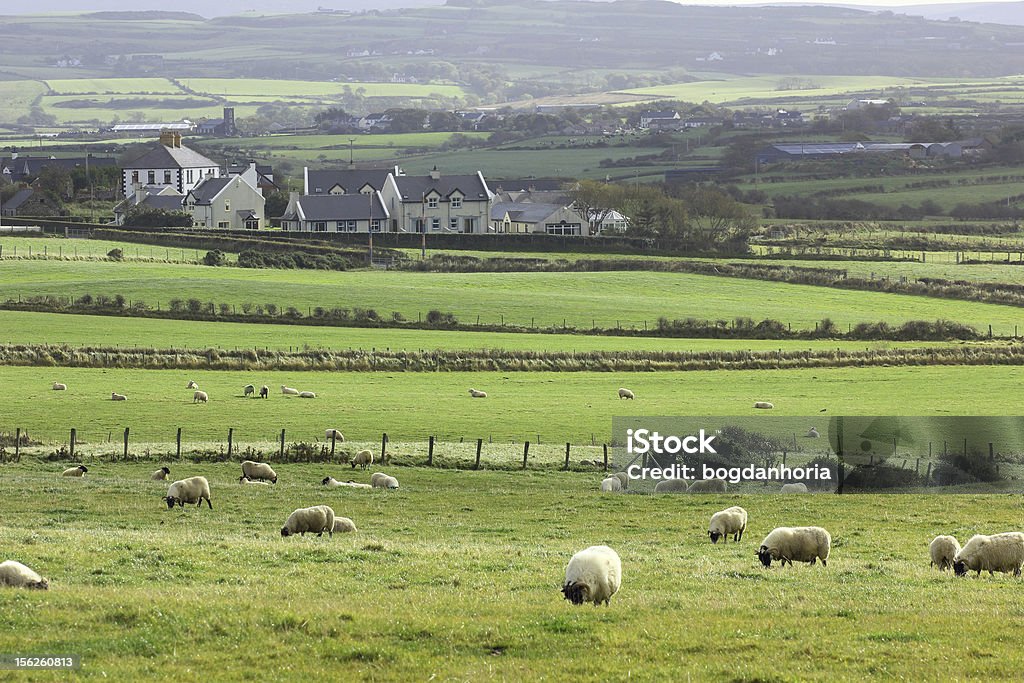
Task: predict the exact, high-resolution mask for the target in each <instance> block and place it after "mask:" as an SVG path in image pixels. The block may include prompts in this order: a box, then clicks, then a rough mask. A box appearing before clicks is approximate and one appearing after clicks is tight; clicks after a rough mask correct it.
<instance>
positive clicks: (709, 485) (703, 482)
mask: <svg viewBox="0 0 1024 683" xmlns="http://www.w3.org/2000/svg"><path fill="white" fill-rule="evenodd" d="M728 488H729V487H728V485H727V484H726V483H725V479H698V480H697V481H695V482H693V483H692V484H690V485H689V486H687V487H686V492H687V493H725V492H726V490H727V489H728Z"/></svg>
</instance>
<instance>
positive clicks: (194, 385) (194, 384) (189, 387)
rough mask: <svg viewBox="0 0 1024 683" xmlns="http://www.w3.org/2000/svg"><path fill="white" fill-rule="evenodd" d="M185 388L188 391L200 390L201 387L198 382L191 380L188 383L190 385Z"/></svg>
mask: <svg viewBox="0 0 1024 683" xmlns="http://www.w3.org/2000/svg"><path fill="white" fill-rule="evenodd" d="M185 388H186V389H198V388H199V385H198V384H196V381H195V380H194V379H190V380H189V381H188V384H186V385H185Z"/></svg>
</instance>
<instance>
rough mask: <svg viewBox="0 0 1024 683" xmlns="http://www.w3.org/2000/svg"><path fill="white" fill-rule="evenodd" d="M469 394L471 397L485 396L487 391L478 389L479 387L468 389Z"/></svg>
mask: <svg viewBox="0 0 1024 683" xmlns="http://www.w3.org/2000/svg"><path fill="white" fill-rule="evenodd" d="M469 395H470V396H472V397H473V398H487V392H486V391H480V390H479V389H470V390H469Z"/></svg>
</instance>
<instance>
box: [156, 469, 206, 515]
mask: <svg viewBox="0 0 1024 683" xmlns="http://www.w3.org/2000/svg"><path fill="white" fill-rule="evenodd" d="M164 500H165V501H167V508H168V509H172V508H173V507H174V505H175V503H177V505H178V507H185V504H186V503H189V504H192V503H195V504H196V507H202V505H203V501H204V500H205V501H206V504H207V505H208V506H209V507H210V509H211V510H212V509H213V503H211V502H210V482H208V481H207V480H206V477H189V478H188V479H181V480H179V481H176V482H174V483H173V484H171V486H170V488H168V489H167V497H166V498H165V499H164Z"/></svg>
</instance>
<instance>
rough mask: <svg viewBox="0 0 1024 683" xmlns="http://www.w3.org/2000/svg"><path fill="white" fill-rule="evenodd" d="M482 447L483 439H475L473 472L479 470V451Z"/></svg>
mask: <svg viewBox="0 0 1024 683" xmlns="http://www.w3.org/2000/svg"><path fill="white" fill-rule="evenodd" d="M483 447H484V440H483V439H477V440H476V464H475V465H473V469H474V470H478V469H480V450H481V449H482V448H483Z"/></svg>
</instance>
